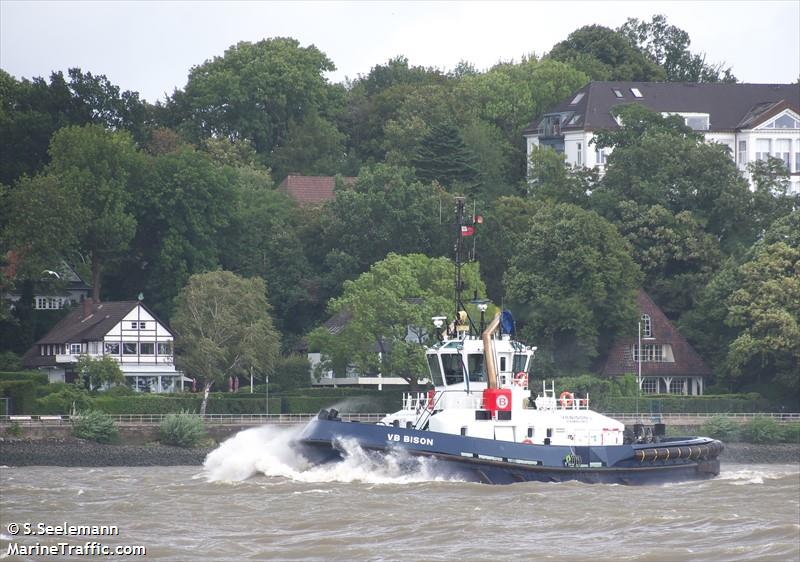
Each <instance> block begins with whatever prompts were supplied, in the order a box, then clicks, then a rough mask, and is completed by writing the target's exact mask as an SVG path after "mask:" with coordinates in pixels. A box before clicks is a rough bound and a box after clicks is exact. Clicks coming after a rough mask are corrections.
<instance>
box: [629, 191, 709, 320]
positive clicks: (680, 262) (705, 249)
mask: <svg viewBox="0 0 800 562" xmlns="http://www.w3.org/2000/svg"><path fill="white" fill-rule="evenodd" d="M618 211H619V220H618V222H617V228H618V229H619V231H620V233H621V234H622V236H623V237H624V238H625V239H626V240H627V241H628V242H629V243H630V245H631V247H632V248H633V258H634V260H636V262H637V263H638V264H639V267H641V269H642V272H643V273H644V276H645V277H644V287H645V289H646V290H647V292H648V294H650V296H651V297H653V299H654V300H655V301H656V302H657V303H659V306H660V307H661V308H662V310H664V312H665V313H666V314H667V316H669V317H671V318H673V319H677V318H679V317H680V315H681V314H682V313H683V312H684V311H686V310H690V309H691V308H693V307H694V305H695V299H696V297H697V295H698V294H699V293H700V291H701V290H702V288H703V287H705V286H706V285H707V284H708V282H709V281H710V279H711V277H712V276H713V275H714V273H715V272H716V271H717V269H718V268H719V266H720V263H721V261H722V253H721V252H720V249H719V241H718V240H717V239H716V238H715V237H714V236H712V235H710V234H708V233H706V232H705V231H704V230H703V228H702V226H701V225H700V224H699V223H698V222H697V220H696V219H695V218H694V216H693V215H692V213H690V212H689V211H681V212H680V213H677V214H673V213H671V212H670V211H668V210H667V209H665V208H664V207H662V206H660V205H653V206H645V205H637V204H636V203H635V202H633V201H623V202H621V203H620V204H619V207H618Z"/></svg>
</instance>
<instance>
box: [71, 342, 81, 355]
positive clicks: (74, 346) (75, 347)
mask: <svg viewBox="0 0 800 562" xmlns="http://www.w3.org/2000/svg"><path fill="white" fill-rule="evenodd" d="M69 352H70V354H72V355H80V352H81V344H79V343H71V344H69Z"/></svg>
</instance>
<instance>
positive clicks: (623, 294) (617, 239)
mask: <svg viewBox="0 0 800 562" xmlns="http://www.w3.org/2000/svg"><path fill="white" fill-rule="evenodd" d="M526 226H527V228H526V231H525V233H524V234H523V235H522V239H521V243H520V244H519V246H518V247H517V251H516V252H515V253H514V255H513V256H512V257H511V259H510V264H509V268H508V270H507V271H506V275H505V286H506V298H507V300H508V301H509V302H510V303H511V304H512V305H513V307H514V309H515V310H517V311H519V314H518V318H519V321H520V324H521V327H522V332H523V333H524V334H525V335H526V336H528V337H529V338H530V339H531V341H536V342H537V345H538V346H539V347H540V351H539V353H538V354H537V358H538V359H537V362H538V365H539V372H541V373H546V374H551V373H552V372H553V369H557V370H558V371H561V372H576V371H581V370H586V369H587V368H589V366H590V364H591V361H592V360H593V359H595V358H596V357H597V356H598V355H600V354H602V353H603V352H605V351H606V350H607V349H608V347H609V346H610V344H611V342H612V338H611V335H612V334H615V335H619V334H627V333H630V332H631V331H632V330H633V329H634V328H635V326H636V318H637V312H636V302H635V297H636V291H637V289H638V288H639V287H640V286H641V281H642V274H641V272H640V270H639V267H638V266H637V265H636V263H635V262H634V261H633V259H632V258H631V256H630V247H629V245H628V243H627V242H626V241H625V240H624V239H623V238H622V236H620V234H619V232H617V230H616V228H614V226H613V225H612V224H610V223H609V222H608V221H606V220H604V219H603V218H602V217H600V216H599V215H597V214H596V213H594V212H592V211H585V210H583V209H581V208H579V207H576V206H574V205H569V204H564V203H562V204H558V205H550V204H546V205H543V206H542V207H541V208H539V209H538V211H537V212H536V214H535V215H533V216H532V217H531V218H530V220H529V221H528V223H527V225H526Z"/></svg>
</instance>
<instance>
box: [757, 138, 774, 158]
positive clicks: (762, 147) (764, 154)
mask: <svg viewBox="0 0 800 562" xmlns="http://www.w3.org/2000/svg"><path fill="white" fill-rule="evenodd" d="M770 144H771V143H770V139H756V160H767V159H768V158H769V151H770V148H771V146H770Z"/></svg>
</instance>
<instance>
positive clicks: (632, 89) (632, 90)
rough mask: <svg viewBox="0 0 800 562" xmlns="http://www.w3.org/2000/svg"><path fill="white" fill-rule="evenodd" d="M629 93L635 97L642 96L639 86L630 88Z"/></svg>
mask: <svg viewBox="0 0 800 562" xmlns="http://www.w3.org/2000/svg"><path fill="white" fill-rule="evenodd" d="M631 93H632V94H633V97H635V98H643V97H644V96H643V95H642V92H641V91H640V90H639V88H631Z"/></svg>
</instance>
